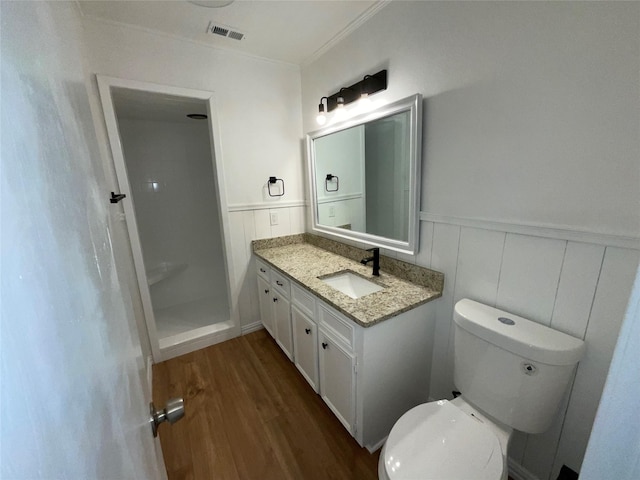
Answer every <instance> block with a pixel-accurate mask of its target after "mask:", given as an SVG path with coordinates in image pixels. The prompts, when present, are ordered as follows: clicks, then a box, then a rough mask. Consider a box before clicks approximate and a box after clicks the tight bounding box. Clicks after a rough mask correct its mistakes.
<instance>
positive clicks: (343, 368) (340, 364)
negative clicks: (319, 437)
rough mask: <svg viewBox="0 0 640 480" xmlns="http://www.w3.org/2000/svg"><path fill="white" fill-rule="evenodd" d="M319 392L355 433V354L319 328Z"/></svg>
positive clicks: (350, 431)
mask: <svg viewBox="0 0 640 480" xmlns="http://www.w3.org/2000/svg"><path fill="white" fill-rule="evenodd" d="M319 332H320V335H319V343H320V347H319V349H318V351H319V360H320V396H321V397H322V399H323V400H324V401H325V403H326V404H327V405H328V406H329V408H330V409H331V411H333V413H334V414H335V415H336V417H338V420H340V421H341V422H342V424H343V425H344V426H345V428H346V429H347V430H348V431H349V433H350V434H352V435H353V434H355V428H354V426H355V404H356V402H355V400H356V391H355V386H356V378H355V365H356V357H355V355H354V354H353V353H350V352H349V351H348V350H347V349H346V348H345V347H343V346H341V345H340V344H339V343H338V342H337V341H334V340H333V339H332V337H331V336H330V334H328V333H327V332H326V331H324V330H323V328H322V327H320V328H319Z"/></svg>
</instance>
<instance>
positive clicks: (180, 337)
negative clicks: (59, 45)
mask: <svg viewBox="0 0 640 480" xmlns="http://www.w3.org/2000/svg"><path fill="white" fill-rule="evenodd" d="M102 82H103V83H104V82H105V81H104V80H102ZM101 87H102V85H101ZM102 93H103V92H102V90H101V95H102ZM109 97H110V101H111V103H110V105H111V107H112V109H113V112H112V113H113V118H112V120H113V121H114V124H115V130H114V128H113V126H111V128H109V118H108V117H109V115H108V112H107V109H106V108H105V118H106V119H107V124H108V129H109V130H110V131H109V136H110V140H111V145H112V150H114V152H113V153H114V164H115V166H116V171H117V173H118V183H119V186H120V189H121V193H125V194H126V198H125V199H124V200H123V206H124V209H125V216H126V221H127V227H128V230H129V237H130V240H131V251H132V257H133V260H134V264H135V269H136V277H137V280H138V285H137V287H138V290H139V293H140V298H141V303H142V306H143V310H144V315H145V323H146V326H147V331H148V333H149V339H150V343H151V349H152V352H153V357H154V360H155V361H161V360H165V359H167V358H170V357H172V356H176V355H180V354H182V353H186V352H187V351H191V350H195V349H197V348H201V347H203V346H206V345H208V344H212V343H216V339H217V340H218V341H220V340H224V339H226V338H229V337H230V336H235V335H234V334H233V331H234V329H235V330H237V323H238V322H237V321H234V319H233V318H232V317H233V315H232V308H231V301H230V298H231V295H230V290H229V287H230V279H229V266H228V261H227V258H226V254H225V252H226V251H227V250H228V247H229V245H226V244H225V239H226V237H225V231H224V228H223V226H224V221H223V218H222V216H223V215H224V213H225V210H226V209H225V208H222V207H223V206H222V205H221V203H222V202H223V201H224V199H223V197H222V196H221V192H220V189H221V185H220V184H219V182H218V177H219V175H218V173H219V168H216V167H217V165H216V160H217V159H216V158H214V157H215V152H216V149H215V148H212V147H213V145H212V141H214V142H215V141H216V139H215V138H214V135H213V129H212V123H211V119H210V118H209V117H210V108H209V103H208V102H207V101H206V100H203V99H199V98H193V97H185V96H176V95H168V94H166V93H159V92H149V91H142V90H137V89H130V88H121V87H120V88H118V87H114V86H113V85H111V86H110V88H109ZM104 100H105V99H104V98H103V104H104ZM112 130H114V131H112ZM114 136H115V137H116V138H115V139H114V138H112V137H114ZM114 140H116V142H115V143H116V147H119V148H116V149H114V148H113V147H114ZM115 150H118V151H117V152H116V151H115ZM119 155H121V159H117V157H118V156H119ZM119 161H120V162H121V165H119V164H118V163H119ZM218 167H219V166H218ZM127 202H128V203H127ZM225 332H226V333H225Z"/></svg>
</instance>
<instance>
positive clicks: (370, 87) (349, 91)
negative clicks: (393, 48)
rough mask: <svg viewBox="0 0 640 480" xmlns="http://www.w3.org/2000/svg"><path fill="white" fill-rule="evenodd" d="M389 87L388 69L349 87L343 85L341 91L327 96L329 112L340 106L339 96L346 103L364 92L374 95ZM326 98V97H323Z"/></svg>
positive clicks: (353, 100)
mask: <svg viewBox="0 0 640 480" xmlns="http://www.w3.org/2000/svg"><path fill="white" fill-rule="evenodd" d="M386 89H387V71H386V70H380V71H379V72H378V73H376V74H373V75H365V77H364V78H363V79H362V80H360V81H359V82H357V83H354V84H353V85H350V86H348V87H343V88H341V89H340V91H338V92H336V93H334V94H333V95H330V96H328V97H327V112H330V111H332V110H335V109H336V108H338V97H342V98H343V99H344V105H347V104H349V103H351V102H355V101H356V100H358V99H359V98H360V97H361V96H362V95H363V94H365V95H372V94H374V93H376V92H379V91H381V90H386ZM323 98H324V97H323Z"/></svg>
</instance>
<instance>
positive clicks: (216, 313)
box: [153, 297, 229, 339]
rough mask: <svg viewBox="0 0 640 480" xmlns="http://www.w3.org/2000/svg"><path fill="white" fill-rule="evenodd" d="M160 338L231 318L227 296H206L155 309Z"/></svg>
mask: <svg viewBox="0 0 640 480" xmlns="http://www.w3.org/2000/svg"><path fill="white" fill-rule="evenodd" d="M153 314H154V316H155V318H156V330H157V332H158V338H159V339H163V338H167V337H172V336H174V335H178V334H181V333H185V332H189V331H191V330H195V329H196V328H202V327H206V326H209V325H213V324H215V323H220V322H225V321H227V320H229V307H228V304H227V301H226V298H224V299H219V298H216V297H205V298H200V299H198V300H194V301H192V302H187V303H181V304H180V305H173V306H171V307H166V308H160V309H158V310H154V311H153Z"/></svg>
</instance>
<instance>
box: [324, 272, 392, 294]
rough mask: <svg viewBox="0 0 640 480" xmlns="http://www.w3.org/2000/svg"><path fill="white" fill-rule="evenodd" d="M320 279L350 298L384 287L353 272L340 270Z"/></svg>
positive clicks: (377, 290)
mask: <svg viewBox="0 0 640 480" xmlns="http://www.w3.org/2000/svg"><path fill="white" fill-rule="evenodd" d="M320 280H322V281H323V282H324V283H326V284H327V285H329V286H331V287H333V288H335V289H336V290H338V291H340V292H342V293H344V294H345V295H348V296H350V297H351V298H360V297H364V296H365V295H369V294H370V293H374V292H379V291H380V290H383V289H384V287H381V286H380V285H378V284H375V283H373V282H370V281H369V280H367V279H366V278H362V277H361V276H360V275H356V274H355V273H353V272H340V273H336V274H335V275H332V276H330V277H326V278H321V279H320Z"/></svg>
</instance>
